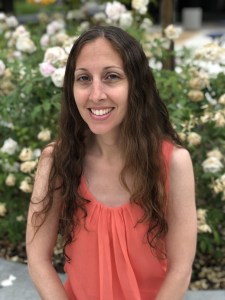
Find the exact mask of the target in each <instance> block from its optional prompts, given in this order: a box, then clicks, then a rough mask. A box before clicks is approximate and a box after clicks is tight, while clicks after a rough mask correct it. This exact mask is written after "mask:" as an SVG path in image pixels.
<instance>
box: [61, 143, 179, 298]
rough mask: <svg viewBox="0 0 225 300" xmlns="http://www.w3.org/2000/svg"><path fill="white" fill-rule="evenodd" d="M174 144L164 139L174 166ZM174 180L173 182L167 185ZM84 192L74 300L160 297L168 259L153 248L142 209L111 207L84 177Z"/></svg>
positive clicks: (70, 274) (73, 249) (71, 275)
mask: <svg viewBox="0 0 225 300" xmlns="http://www.w3.org/2000/svg"><path fill="white" fill-rule="evenodd" d="M172 149H173V145H172V144H171V143H169V142H167V141H165V142H164V143H163V155H164V159H165V163H166V167H167V172H168V170H169V161H170V157H171V153H172ZM168 184H169V182H168V181H167V188H168ZM79 188H80V193H81V194H82V196H83V197H84V198H87V199H89V200H90V202H89V203H88V204H87V205H86V208H87V217H86V219H85V221H84V219H82V220H81V225H80V227H79V230H78V232H77V233H76V239H75V241H74V242H73V243H71V244H70V245H68V246H67V248H66V253H67V255H68V256H69V257H70V259H71V261H70V262H66V263H65V272H66V273H67V280H66V282H65V284H64V286H65V290H66V292H67V295H68V297H69V299H70V300H154V299H155V297H156V294H157V292H158V290H159V288H160V286H161V284H162V281H163V279H164V277H165V273H166V268H167V261H166V260H165V259H164V260H162V259H161V260H159V259H158V258H157V256H156V255H155V254H154V253H153V251H152V250H151V248H150V246H149V244H148V242H147V238H146V232H147V229H148V226H149V224H146V223H138V224H137V221H138V220H140V219H141V217H142V216H143V211H142V209H141V208H140V207H139V206H138V205H137V204H135V203H130V202H129V203H126V204H125V205H121V206H119V207H108V206H106V205H104V204H102V203H101V202H98V201H97V199H95V197H94V196H93V195H92V194H91V193H90V191H89V190H88V186H87V184H86V181H85V179H84V177H81V184H80V187H79Z"/></svg>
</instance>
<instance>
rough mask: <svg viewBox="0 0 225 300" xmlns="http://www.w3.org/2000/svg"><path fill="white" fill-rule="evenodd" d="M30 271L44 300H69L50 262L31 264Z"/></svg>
mask: <svg viewBox="0 0 225 300" xmlns="http://www.w3.org/2000/svg"><path fill="white" fill-rule="evenodd" d="M28 269H29V274H30V276H31V278H32V281H33V282H34V284H35V286H36V289H37V291H38V293H39V295H40V296H41V299H42V300H55V299H57V300H69V298H68V297H67V295H66V292H65V289H64V287H63V284H62V282H61V280H60V278H59V276H58V274H57V272H56V271H55V269H54V267H53V266H52V264H51V262H50V261H49V262H43V261H42V262H36V263H29V265H28Z"/></svg>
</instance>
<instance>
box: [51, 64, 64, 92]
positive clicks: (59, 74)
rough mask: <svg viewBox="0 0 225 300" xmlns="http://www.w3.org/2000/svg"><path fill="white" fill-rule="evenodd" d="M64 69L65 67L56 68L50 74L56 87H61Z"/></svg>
mask: <svg viewBox="0 0 225 300" xmlns="http://www.w3.org/2000/svg"><path fill="white" fill-rule="evenodd" d="M65 70H66V68H58V69H56V70H55V72H54V73H53V74H52V75H51V78H52V82H53V83H54V85H55V86H56V87H59V88H61V87H63V81H64V76H65Z"/></svg>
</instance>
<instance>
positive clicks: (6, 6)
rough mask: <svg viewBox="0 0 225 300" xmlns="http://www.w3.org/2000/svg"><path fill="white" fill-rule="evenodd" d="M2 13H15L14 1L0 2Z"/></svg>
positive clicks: (2, 0)
mask: <svg viewBox="0 0 225 300" xmlns="http://www.w3.org/2000/svg"><path fill="white" fill-rule="evenodd" d="M0 3H1V6H0V8H1V11H3V12H5V13H12V12H13V11H14V7H13V0H0Z"/></svg>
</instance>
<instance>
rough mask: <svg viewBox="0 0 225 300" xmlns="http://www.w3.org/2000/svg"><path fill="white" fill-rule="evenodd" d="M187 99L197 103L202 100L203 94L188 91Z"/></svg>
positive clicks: (196, 91)
mask: <svg viewBox="0 0 225 300" xmlns="http://www.w3.org/2000/svg"><path fill="white" fill-rule="evenodd" d="M188 98H189V99H190V100H191V101H193V102H199V101H202V100H203V99H204V93H203V92H202V91H198V90H190V91H189V92H188Z"/></svg>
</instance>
